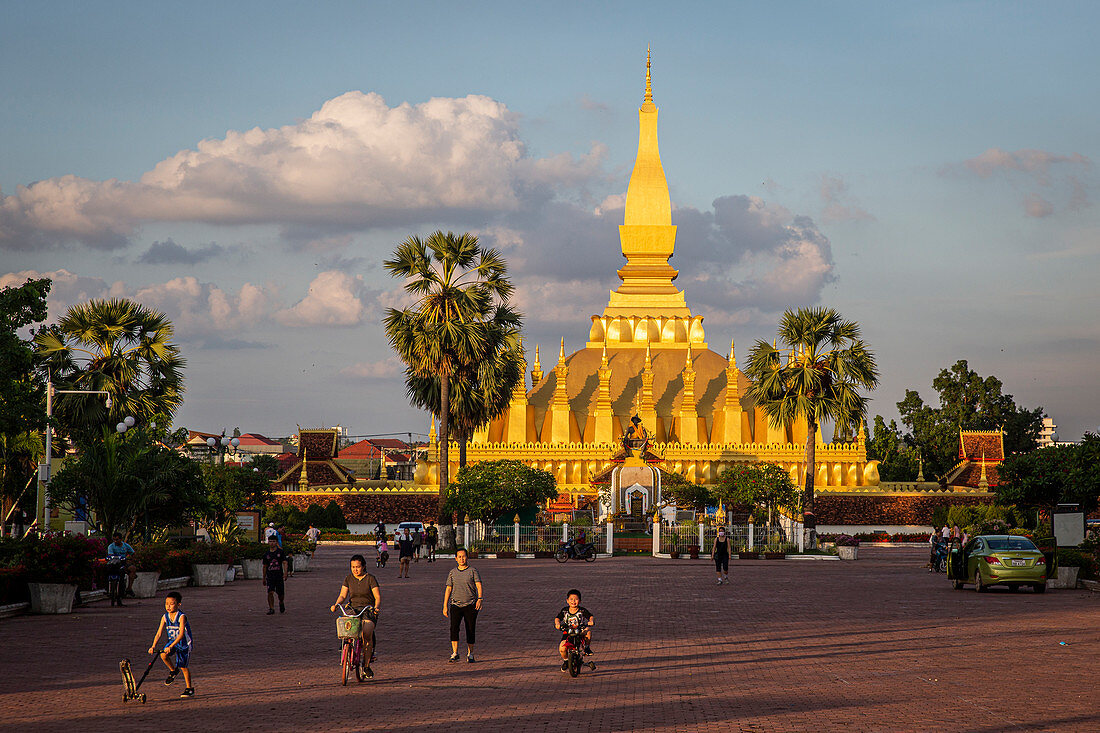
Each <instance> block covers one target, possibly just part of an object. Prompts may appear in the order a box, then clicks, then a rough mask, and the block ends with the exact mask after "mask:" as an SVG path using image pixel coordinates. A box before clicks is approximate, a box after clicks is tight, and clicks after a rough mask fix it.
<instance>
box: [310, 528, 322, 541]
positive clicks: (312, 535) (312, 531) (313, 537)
mask: <svg viewBox="0 0 1100 733" xmlns="http://www.w3.org/2000/svg"><path fill="white" fill-rule="evenodd" d="M320 536H321V530H319V529H317V528H316V527H314V526H313V525H312V524H311V525H309V529H307V530H306V537H307V538H308V539H309V541H310V542H317V538H318V537H320Z"/></svg>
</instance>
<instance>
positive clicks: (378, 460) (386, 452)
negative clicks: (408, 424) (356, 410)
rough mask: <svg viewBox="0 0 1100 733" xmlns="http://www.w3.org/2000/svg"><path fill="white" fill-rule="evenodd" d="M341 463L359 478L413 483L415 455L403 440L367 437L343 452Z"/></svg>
mask: <svg viewBox="0 0 1100 733" xmlns="http://www.w3.org/2000/svg"><path fill="white" fill-rule="evenodd" d="M340 463H342V464H343V465H345V466H347V467H348V468H350V469H351V470H352V471H354V472H355V476H356V478H362V479H390V480H395V481H412V479H413V472H414V471H415V468H416V452H415V448H414V447H413V446H410V445H409V444H408V443H406V442H405V441H403V440H397V439H396V438H368V439H366V440H360V441H359V442H358V443H352V444H351V445H349V446H347V447H345V448H341V449H340Z"/></svg>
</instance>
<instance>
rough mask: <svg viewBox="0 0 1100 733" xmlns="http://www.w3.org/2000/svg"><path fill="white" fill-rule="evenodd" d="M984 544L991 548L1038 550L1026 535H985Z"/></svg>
mask: <svg viewBox="0 0 1100 733" xmlns="http://www.w3.org/2000/svg"><path fill="white" fill-rule="evenodd" d="M985 541H986V544H988V545H989V549H991V550H1038V549H1039V548H1037V547H1036V546H1035V543H1034V542H1032V541H1031V540H1029V539H1028V538H1027V537H987V538H986V540H985Z"/></svg>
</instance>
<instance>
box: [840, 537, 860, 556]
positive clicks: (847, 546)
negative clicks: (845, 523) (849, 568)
mask: <svg viewBox="0 0 1100 733" xmlns="http://www.w3.org/2000/svg"><path fill="white" fill-rule="evenodd" d="M836 551H837V554H838V555H840V559H841V560H855V559H857V558H858V557H859V540H858V539H856V538H855V537H852V536H851V535H847V534H842V535H837V538H836Z"/></svg>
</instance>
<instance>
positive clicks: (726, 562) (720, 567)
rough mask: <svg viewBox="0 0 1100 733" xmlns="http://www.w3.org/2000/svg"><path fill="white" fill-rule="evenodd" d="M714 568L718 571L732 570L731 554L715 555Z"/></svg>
mask: <svg viewBox="0 0 1100 733" xmlns="http://www.w3.org/2000/svg"><path fill="white" fill-rule="evenodd" d="M714 569H715V571H718V572H723V573H728V572H729V571H730V556H729V555H715V556H714Z"/></svg>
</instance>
